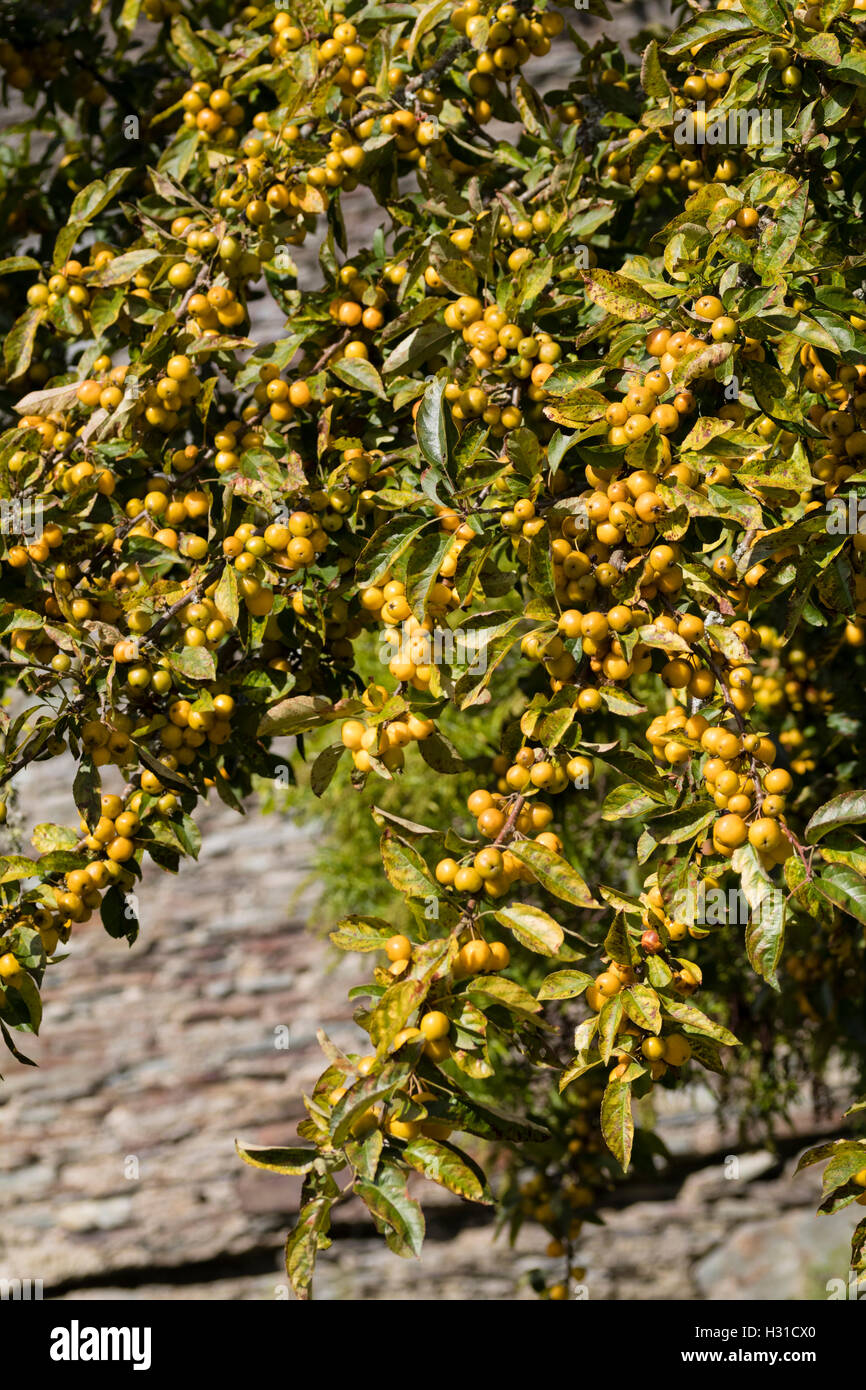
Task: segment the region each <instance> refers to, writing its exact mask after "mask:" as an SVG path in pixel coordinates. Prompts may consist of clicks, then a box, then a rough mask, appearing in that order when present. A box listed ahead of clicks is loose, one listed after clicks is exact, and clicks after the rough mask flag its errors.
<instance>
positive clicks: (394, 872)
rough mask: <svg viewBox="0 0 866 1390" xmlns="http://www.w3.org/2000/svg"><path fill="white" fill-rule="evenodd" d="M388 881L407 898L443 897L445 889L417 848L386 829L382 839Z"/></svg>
mask: <svg viewBox="0 0 866 1390" xmlns="http://www.w3.org/2000/svg"><path fill="white" fill-rule="evenodd" d="M380 849H381V852H382V863H383V864H384V866H385V873H386V874H387V876H388V882H389V883H391V884H392V885H393V887H394V888H396V889H397V892H398V893H403V894H404V895H405V896H406V897H407V898H425V899H426V898H442V897H444V896H445V891H444V889H443V888H441V887H440V885H439V884H438V883H437V882H436V880H435V879H434V878H433V876H432V875H431V873H430V871H429V869H428V868H427V865H426V863H425V862H424V860H423V859H422V857H421V855H420V854H419V853H418V851H417V850H416V849H413V847H412V846H411V845H407V844H406V843H405V842H404V841H403V840H401V839H399V838H398V837H397V836H396V835H394V834H393V833H392V831H390V830H388V829H385V830H384V831H383V833H382V839H381V841H380Z"/></svg>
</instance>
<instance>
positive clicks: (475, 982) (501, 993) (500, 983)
mask: <svg viewBox="0 0 866 1390" xmlns="http://www.w3.org/2000/svg"><path fill="white" fill-rule="evenodd" d="M466 992H467V994H468V995H469V997H470V998H471V999H472V1000H473V1002H475V1003H476V1004H478V1005H479V1008H480V1007H481V1004H480V1003H479V998H480V999H492V1000H493V1002H494V1003H495V1004H502V1005H503V1006H504V1007H505V1008H506V1009H511V1010H512V1012H513V1013H517V1014H525V1015H526V1016H531V1015H532V1014H537V1013H540V1012H541V1005H540V1004H539V1003H537V1001H536V1000H535V999H534V998H533V997H532V995H531V994H530V993H529V990H528V989H524V988H523V985H519V984H518V983H517V981H516V980H510V979H509V978H508V976H507V975H476V976H474V977H473V979H472V980H470V982H469V986H468V988H467V991H466Z"/></svg>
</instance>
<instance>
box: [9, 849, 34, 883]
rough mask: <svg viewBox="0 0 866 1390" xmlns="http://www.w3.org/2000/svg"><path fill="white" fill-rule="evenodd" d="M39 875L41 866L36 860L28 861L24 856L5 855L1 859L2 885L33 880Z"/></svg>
mask: <svg viewBox="0 0 866 1390" xmlns="http://www.w3.org/2000/svg"><path fill="white" fill-rule="evenodd" d="M38 873H39V865H38V864H37V863H36V861H35V860H34V859H26V858H25V857H24V855H23V854H5V855H3V856H2V858H0V884H2V883H17V882H18V881H19V880H20V879H22V878H31V877H32V876H33V875H34V874H38Z"/></svg>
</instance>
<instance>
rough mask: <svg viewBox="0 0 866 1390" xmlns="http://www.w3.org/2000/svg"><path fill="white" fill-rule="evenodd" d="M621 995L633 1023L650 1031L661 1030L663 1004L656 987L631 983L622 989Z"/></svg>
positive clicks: (623, 1004)
mask: <svg viewBox="0 0 866 1390" xmlns="http://www.w3.org/2000/svg"><path fill="white" fill-rule="evenodd" d="M621 997H622V1006H623V1008H624V1009H625V1011H626V1013H627V1014H628V1016H629V1018H630V1019H631V1021H632V1023H636V1024H637V1025H638V1027H639V1028H643V1029H645V1031H646V1032H648V1033H660V1032H661V1026H662V1014H661V1005H660V1003H659V997H658V995H657V994H656V992H655V990H654V989H650V988H649V986H648V985H629V986H628V987H627V988H626V989H624V990H622V991H621Z"/></svg>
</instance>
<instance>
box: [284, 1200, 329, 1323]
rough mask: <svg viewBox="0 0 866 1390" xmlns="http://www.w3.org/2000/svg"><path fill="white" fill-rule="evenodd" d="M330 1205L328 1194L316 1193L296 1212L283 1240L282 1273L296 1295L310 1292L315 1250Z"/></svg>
mask: <svg viewBox="0 0 866 1390" xmlns="http://www.w3.org/2000/svg"><path fill="white" fill-rule="evenodd" d="M331 1206H332V1200H331V1199H330V1198H329V1197H316V1198H315V1199H314V1200H313V1201H312V1202H307V1204H306V1205H305V1206H303V1207H302V1208H301V1210H300V1212H299V1214H298V1224H297V1225H296V1226H295V1227H293V1229H292V1230H291V1231H290V1232H289V1235H288V1238H287V1240H286V1273H287V1274H288V1276H289V1283H290V1284H291V1286H292V1289H293V1290H294V1292H295V1294H296V1295H297V1297H298V1298H300V1299H307V1298H309V1296H310V1285H311V1284H312V1282H313V1270H314V1269H315V1266H316V1254H317V1252H318V1250H319V1249H320V1247H321V1246H322V1245H323V1244H327V1239H326V1236H325V1232H326V1231H327V1230H328V1227H329V1225H330V1213H331Z"/></svg>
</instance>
